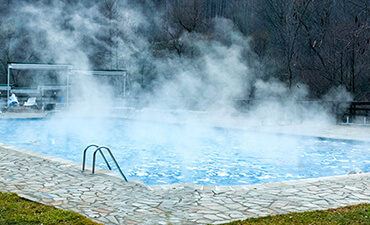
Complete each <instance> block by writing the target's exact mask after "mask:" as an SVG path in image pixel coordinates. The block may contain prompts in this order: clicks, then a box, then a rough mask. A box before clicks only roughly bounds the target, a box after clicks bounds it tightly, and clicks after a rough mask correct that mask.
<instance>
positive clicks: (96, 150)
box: [82, 144, 128, 182]
mask: <svg viewBox="0 0 370 225" xmlns="http://www.w3.org/2000/svg"><path fill="white" fill-rule="evenodd" d="M91 147H95V148H96V149H95V151H94V154H93V162H92V172H91V173H92V174H94V173H95V161H96V153H97V152H99V153H100V155H101V156H102V158H103V159H104V161H105V163H106V164H107V167H108V169H109V170H112V167H111V166H110V165H109V162H108V160H107V158H106V157H105V155H104V153H103V151H102V149H105V150H106V151H107V152H108V153H109V155H110V157H111V158H112V160H113V162H114V164H116V167H117V169H118V171H119V173H120V174H121V176H122V178H123V179H124V180H125V181H126V182H127V181H128V180H127V178H126V176H125V175H124V174H123V172H122V170H121V168H120V167H119V165H118V163H117V161H116V159H115V158H114V156H113V154H112V151H111V150H110V149H109V148H108V147H106V146H98V145H96V144H91V145H88V146H87V147H86V148H85V149H84V151H83V159H82V172H84V171H85V164H86V152H87V150H88V149H89V148H91Z"/></svg>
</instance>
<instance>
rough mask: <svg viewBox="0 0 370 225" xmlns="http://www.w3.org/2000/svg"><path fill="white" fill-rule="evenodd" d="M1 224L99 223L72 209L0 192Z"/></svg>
mask: <svg viewBox="0 0 370 225" xmlns="http://www.w3.org/2000/svg"><path fill="white" fill-rule="evenodd" d="M0 224H2V225H6V224H17V225H18V224H20V225H23V224H24V225H26V224H68V225H69V224H71V225H72V224H81V225H96V224H98V223H95V222H93V221H92V220H89V219H87V218H86V217H84V216H82V215H80V214H78V213H75V212H71V211H66V210H61V209H57V208H55V207H53V206H47V205H43V204H40V203H36V202H32V201H29V200H26V199H23V198H21V197H19V196H18V195H17V194H14V193H2V192H0Z"/></svg>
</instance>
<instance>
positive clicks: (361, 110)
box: [344, 102, 370, 125]
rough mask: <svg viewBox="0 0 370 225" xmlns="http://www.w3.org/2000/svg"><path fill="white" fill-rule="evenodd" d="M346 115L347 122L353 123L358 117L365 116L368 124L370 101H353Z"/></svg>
mask: <svg viewBox="0 0 370 225" xmlns="http://www.w3.org/2000/svg"><path fill="white" fill-rule="evenodd" d="M344 116H345V118H346V123H345V124H350V123H353V122H354V121H355V120H356V118H357V117H363V121H364V125H366V124H368V123H367V118H368V117H370V102H351V104H350V106H349V108H348V110H347V112H346V113H345V114H344Z"/></svg>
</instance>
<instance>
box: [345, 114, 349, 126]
mask: <svg viewBox="0 0 370 225" xmlns="http://www.w3.org/2000/svg"><path fill="white" fill-rule="evenodd" d="M346 118H347V121H346V124H349V116H347V117H346Z"/></svg>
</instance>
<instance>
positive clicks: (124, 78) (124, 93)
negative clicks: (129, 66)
mask: <svg viewBox="0 0 370 225" xmlns="http://www.w3.org/2000/svg"><path fill="white" fill-rule="evenodd" d="M126 76H127V73H125V76H124V77H123V97H126Z"/></svg>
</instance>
